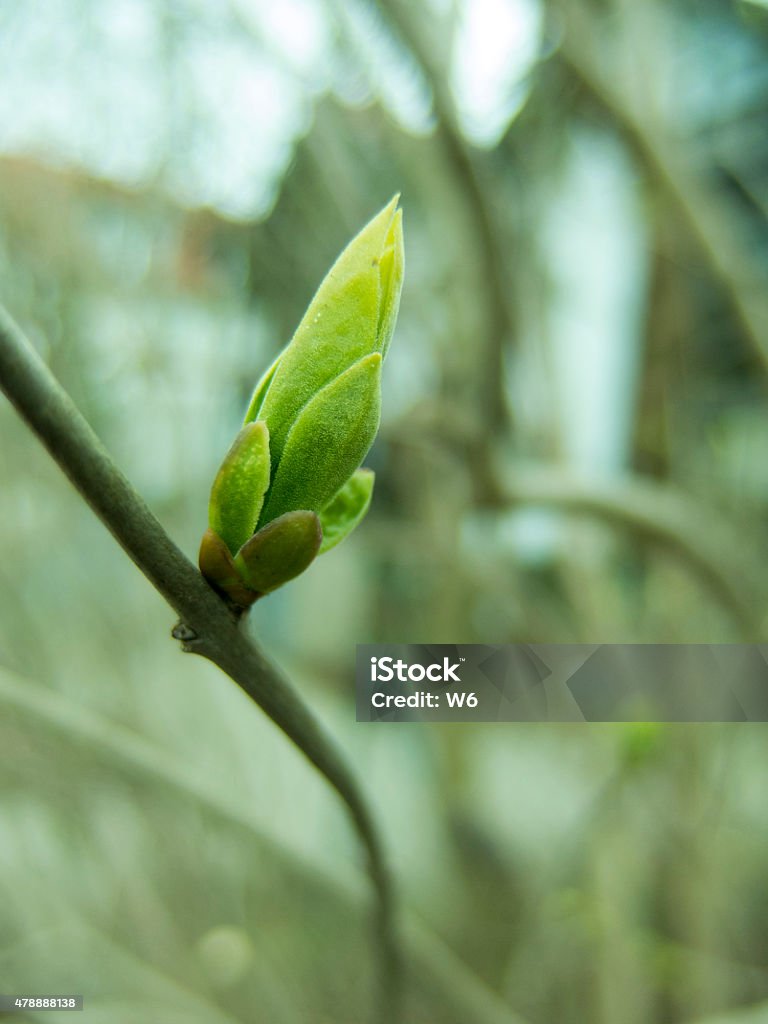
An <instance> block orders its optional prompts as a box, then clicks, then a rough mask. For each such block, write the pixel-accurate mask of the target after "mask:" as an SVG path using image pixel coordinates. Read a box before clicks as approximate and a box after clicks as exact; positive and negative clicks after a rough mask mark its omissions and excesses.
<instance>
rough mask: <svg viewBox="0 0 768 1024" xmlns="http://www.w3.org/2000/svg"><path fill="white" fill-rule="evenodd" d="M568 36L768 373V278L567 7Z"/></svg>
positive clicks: (594, 93)
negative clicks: (604, 65)
mask: <svg viewBox="0 0 768 1024" xmlns="http://www.w3.org/2000/svg"><path fill="white" fill-rule="evenodd" d="M561 9H562V12H563V14H564V16H565V27H566V31H565V34H564V36H563V39H562V42H561V46H560V56H561V58H562V60H563V62H564V64H565V65H566V66H567V67H568V68H569V69H570V71H571V73H572V74H573V75H574V76H575V77H576V78H577V79H578V81H579V82H581V84H582V85H583V86H584V88H585V89H586V90H587V92H588V93H589V94H590V95H591V97H592V98H593V99H594V100H595V101H596V102H597V103H598V104H599V105H600V106H601V107H602V108H603V109H604V110H606V111H607V112H608V113H609V114H610V115H611V117H613V118H614V120H615V122H616V125H617V127H618V128H619V130H620V131H621V132H622V133H623V135H624V137H625V138H626V139H627V140H628V142H629V144H630V145H631V146H632V148H633V149H634V151H635V153H637V154H638V156H639V157H640V159H641V160H642V162H643V163H644V165H645V166H646V167H647V168H648V170H649V171H650V172H651V174H652V175H653V176H654V178H655V179H656V181H657V182H658V184H659V185H660V186H661V188H662V190H663V191H664V193H665V194H666V195H667V196H668V198H669V199H670V200H671V201H672V202H673V203H674V204H675V206H676V208H677V210H678V212H679V213H680V215H681V217H682V218H683V221H684V223H685V225H686V227H687V228H688V231H689V232H690V234H691V236H692V237H693V238H694V239H695V241H696V242H697V244H698V246H699V248H700V251H701V253H702V254H703V256H704V258H705V259H706V261H707V263H708V264H709V267H710V270H711V271H712V273H713V274H714V276H715V278H716V279H717V280H718V281H719V282H720V284H721V285H722V287H723V290H724V292H725V294H726V296H727V298H728V300H729V302H730V305H731V309H732V310H733V312H734V314H735V316H736V319H737V320H738V322H739V324H740V326H741V329H742V331H743V334H744V337H745V338H746V340H747V341H748V342H749V344H750V345H751V347H752V351H753V353H754V355H755V357H756V358H757V361H758V362H759V363H760V365H761V366H762V368H763V371H764V372H766V373H768V303H766V299H765V294H766V279H765V275H764V274H761V273H760V272H759V271H758V270H756V269H755V261H754V260H751V259H750V258H749V256H748V254H747V253H746V252H745V251H744V246H743V244H742V242H741V240H740V238H739V237H738V232H737V231H736V230H734V227H733V224H732V223H731V220H729V218H728V216H727V213H726V211H725V209H724V208H723V203H722V201H721V200H720V198H719V196H718V195H716V194H715V191H714V189H713V188H712V187H711V186H710V185H708V184H707V182H706V180H705V179H704V177H703V175H702V174H701V173H700V172H699V171H698V170H697V169H696V168H695V167H694V166H691V164H690V161H689V160H687V159H686V158H685V157H684V155H683V153H682V152H681V150H680V147H679V145H676V144H675V143H674V141H673V140H672V139H670V138H669V137H668V135H667V134H664V133H663V132H662V131H661V130H659V129H658V128H657V126H656V124H655V123H651V122H650V121H649V119H647V118H646V117H643V116H642V115H641V113H640V112H638V111H637V110H636V109H635V107H634V106H633V104H632V103H631V102H630V101H629V99H628V98H627V97H625V96H624V94H623V92H622V90H621V88H620V83H617V82H616V81H615V79H613V78H611V79H610V80H609V77H608V76H607V75H605V74H601V72H600V69H599V66H598V62H597V59H596V58H595V56H594V54H593V52H592V50H591V49H590V46H589V44H588V43H587V40H593V39H595V38H597V37H598V35H599V34H598V33H596V32H595V31H594V29H593V27H592V26H591V24H583V23H582V20H583V19H582V18H579V17H578V16H577V15H578V11H577V9H576V8H575V7H574V6H573V5H572V4H564V5H563V6H562V8H561Z"/></svg>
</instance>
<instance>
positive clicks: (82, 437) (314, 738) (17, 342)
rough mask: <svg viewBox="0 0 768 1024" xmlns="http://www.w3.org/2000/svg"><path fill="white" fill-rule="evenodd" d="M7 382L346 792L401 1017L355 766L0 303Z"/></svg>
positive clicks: (195, 647)
mask: <svg viewBox="0 0 768 1024" xmlns="http://www.w3.org/2000/svg"><path fill="white" fill-rule="evenodd" d="M0 387H2V390H3V391H4V392H5V393H6V395H7V396H8V398H9V399H10V400H11V402H12V403H13V404H14V406H15V407H16V409H17V410H18V412H19V414H20V415H21V417H22V418H23V419H24V420H25V421H26V423H27V424H28V426H29V427H30V428H31V429H32V430H33V432H34V433H35V434H36V435H37V437H38V438H39V439H40V441H42V443H43V444H44V445H45V447H46V448H47V449H48V451H49V452H50V454H51V455H52V456H53V458H54V459H55V460H56V462H57V463H58V464H59V466H60V467H61V468H62V469H63V470H64V472H65V473H66V475H67V476H68V477H69V479H70V480H71V481H72V483H73V484H74V486H75V487H76V488H77V490H78V491H79V492H80V494H81V495H82V496H83V498H84V499H85V500H86V501H87V502H88V504H89V505H90V506H91V508H92V509H93V511H94V512H95V513H96V515H97V516H98V517H99V519H101V521H102V522H103V523H104V525H105V526H106V527H107V528H108V529H109V531H110V532H111V533H112V535H113V536H114V537H115V539H116V540H117V541H118V543H119V544H120V545H121V546H122V548H123V549H124V551H125V552H126V554H127V555H128V556H129V557H130V558H131V559H132V561H133V562H135V564H136V565H137V566H138V567H139V569H141V571H142V572H143V573H144V575H145V576H146V577H147V579H148V580H149V581H150V583H152V585H153V586H154V587H155V589H156V590H158V591H159V593H160V594H162V596H163V597H164V598H165V600H166V601H167V602H168V604H169V605H170V606H171V607H172V608H173V609H174V610H175V611H176V612H177V613H178V614H179V616H180V618H181V623H180V624H179V626H177V628H176V630H174V635H175V636H176V637H177V639H181V640H182V641H183V647H184V649H185V650H187V651H192V652H194V653H195V654H200V655H202V656H203V657H204V658H207V659H208V660H209V661H212V662H213V663H214V664H215V665H218V667H219V668H221V669H222V670H223V671H224V672H226V674H227V675H228V676H230V678H231V679H233V680H234V681H235V682H236V683H237V684H238V686H239V687H240V688H241V689H242V690H243V691H244V692H245V693H246V694H247V695H248V696H249V697H250V698H251V699H252V700H253V701H254V702H255V703H256V704H258V705H259V707H260V708H261V709H262V710H263V711H264V712H265V713H266V714H267V715H268V716H269V717H270V718H271V719H272V721H273V722H274V723H275V724H276V725H277V726H278V727H279V728H280V729H282V731H283V732H284V733H285V734H286V735H287V736H288V737H289V738H290V739H291V740H292V741H293V742H294V743H295V744H296V746H297V747H298V748H299V749H300V750H301V751H302V753H303V754H304V755H305V756H306V757H307V758H308V759H309V761H311V762H312V764H313V765H314V766H315V767H316V768H317V769H318V771H319V772H320V773H321V774H322V775H323V776H325V778H326V779H327V780H328V782H329V783H330V784H331V785H332V786H333V787H334V789H335V790H336V791H337V792H338V794H339V795H340V796H341V798H342V800H343V801H344V803H345V804H346V806H347V809H348V811H349V813H350V815H351V818H352V821H353V824H354V826H355V829H356V830H357V833H358V835H359V837H360V839H361V841H362V843H363V844H364V846H365V849H366V851H367V855H368V868H369V872H370V875H371V880H372V882H373V885H374V888H375V891H376V897H377V912H376V936H377V941H378V946H379V956H380V961H381V971H380V973H381V987H382V992H381V999H380V1002H379V1010H380V1020H381V1021H382V1024H392V1022H394V1021H396V1020H397V1019H398V1016H399V1012H400V1011H399V1005H400V964H399V956H398V953H397V940H396V935H395V922H394V894H393V887H392V880H391V877H390V873H389V869H388V867H387V864H386V861H385V857H384V852H383V845H382V841H381V837H380V835H379V831H378V828H377V826H376V823H375V821H374V818H373V815H372V812H371V810H370V808H369V805H368V802H367V799H366V797H365V796H364V795H363V792H362V790H361V788H360V786H359V784H358V781H357V778H356V776H355V772H354V770H353V769H352V767H351V766H350V765H349V764H348V762H347V759H346V756H345V755H344V753H343V751H342V750H341V749H340V748H339V746H338V745H337V743H336V741H335V740H334V739H333V737H332V736H331V735H330V734H329V733H328V732H327V730H326V729H325V728H324V726H323V725H322V724H321V723H320V721H319V720H318V719H317V718H316V717H315V715H314V713H313V712H312V711H311V709H310V708H309V707H308V706H307V705H306V703H305V702H304V700H303V699H302V698H301V696H300V695H299V694H298V692H297V691H296V689H295V688H294V686H293V685H292V684H291V683H290V681H289V680H288V679H286V678H285V676H284V675H283V674H282V673H281V672H280V671H279V670H278V669H277V668H276V667H275V666H274V665H272V664H271V662H270V661H268V659H267V658H266V657H265V655H264V654H263V652H262V651H261V650H260V649H259V647H258V646H257V645H256V644H255V643H253V641H251V640H250V639H249V638H248V637H247V636H246V635H245V633H244V632H243V631H242V629H240V628H238V621H237V619H236V617H235V616H234V615H233V614H232V612H231V611H230V610H229V609H228V608H227V606H226V605H225V604H224V603H223V601H221V600H220V598H219V597H218V596H217V595H216V594H215V593H214V592H213V590H211V588H210V587H209V586H208V584H207V583H206V582H205V581H204V579H203V577H202V576H201V575H200V573H199V572H198V571H197V569H196V568H195V567H194V566H193V565H192V563H191V562H190V561H189V560H188V559H187V558H186V557H185V556H184V555H183V554H182V552H181V551H180V550H179V549H178V548H177V547H176V545H175V544H174V543H173V541H172V540H171V539H170V537H169V536H168V534H167V533H166V532H165V530H164V529H163V528H162V526H161V525H160V523H159V522H158V520H157V519H156V518H155V516H154V515H153V514H152V512H151V511H150V510H149V508H148V507H147V505H146V504H145V502H144V500H143V499H142V498H141V496H140V495H139V494H138V493H137V492H136V490H135V489H134V488H133V486H132V485H131V484H130V483H129V481H128V480H127V479H126V477H125V476H123V474H122V473H121V472H120V470H119V469H118V468H117V466H116V465H115V463H114V462H113V460H112V458H111V456H110V455H109V454H108V452H107V451H106V449H105V448H104V446H103V445H102V444H101V442H100V441H99V439H98V438H97V436H96V434H95V433H94V432H93V430H92V429H91V427H90V426H89V425H88V423H87V422H86V421H85V419H84V417H83V416H82V414H81V413H80V411H79V410H78V409H77V407H76V406H75V405H74V403H73V402H72V400H71V399H70V397H69V396H68V395H67V393H66V392H65V391H64V389H63V388H62V387H61V385H60V384H59V383H58V381H57V380H56V379H55V378H54V376H53V375H52V373H51V372H50V370H49V369H48V367H47V366H46V365H45V364H44V363H43V361H42V360H41V359H40V357H39V356H38V355H37V353H36V352H35V351H34V349H33V348H32V346H31V345H30V344H29V342H28V341H27V339H26V338H25V336H24V334H23V333H22V331H21V330H20V328H19V327H18V326H17V325H16V324H15V323H14V321H13V320H12V319H11V317H10V316H9V315H8V313H7V312H6V311H5V310H4V309H2V307H0Z"/></svg>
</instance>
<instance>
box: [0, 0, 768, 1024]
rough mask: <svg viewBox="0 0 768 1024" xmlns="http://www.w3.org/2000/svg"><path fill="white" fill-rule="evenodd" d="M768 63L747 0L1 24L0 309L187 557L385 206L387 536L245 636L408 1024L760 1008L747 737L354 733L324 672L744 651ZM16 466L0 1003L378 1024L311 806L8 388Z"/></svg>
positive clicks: (373, 532) (0, 748) (204, 12)
mask: <svg viewBox="0 0 768 1024" xmlns="http://www.w3.org/2000/svg"><path fill="white" fill-rule="evenodd" d="M767 58H768V7H766V4H765V2H764V0H696V2H694V0H667V2H662V0H644V2H642V3H631V2H629V0H457V2H455V3H448V2H444V0H420V2H417V3H409V2H407V0H379V2H374V0H351V2H348V3H340V2H337V0H285V2H281V3H277V4H269V3H268V2H267V0H226V2H218V0H169V2H166V3H160V4H152V3H150V2H149V0H61V2H60V3H57V4H47V3H45V2H44V0H30V2H26V3H18V2H10V3H5V4H2V5H0V301H2V302H3V303H4V304H5V305H6V306H7V307H8V308H9V310H10V311H11V313H12V314H13V315H14V317H15V318H16V319H17V320H18V321H19V322H20V323H21V324H22V325H23V327H24V329H25V330H26V331H27V332H28V334H29V336H30V337H31V338H32V340H33V342H34V343H35V345H36V346H37V347H38V348H39V350H40V351H41V352H42V353H43V355H44V357H45V359H46V360H47V361H48V363H49V364H50V366H51V367H52V369H53V370H54V372H55V373H56V375H57V376H58V378H59V379H60V380H61V382H62V383H63V385H64V386H65V387H66V388H67V390H68V391H69V392H70V393H71V395H72V396H73V398H74V399H75V401H76V402H77V403H78V405H79V406H80V408H81V409H82V410H83V411H84V413H85V415H86V416H87V417H88V419H89V420H90V422H91V423H92V425H93V426H94V428H95V429H96V431H97V433H98V434H99V435H100V437H101V438H102V439H103V440H104V442H105V444H106V445H107V447H108V448H109V449H110V451H111V452H112V454H113V455H114V457H115V459H116V460H117V462H118V463H119V465H120V466H121V468H122V469H123V470H124V471H125V473H126V474H127V475H128V476H129V477H130V478H131V480H132V481H133V482H134V483H135V485H136V486H137V487H138V489H139V490H140V491H141V492H142V493H143V494H144V496H145V497H146V498H147V500H148V502H149V503H150V505H151V506H152V508H153V510H154V511H155V512H156V514H157V515H158V516H159V518H160V519H161V520H162V522H163V524H164V526H165V527H166V528H167V529H168V531H169V532H170V533H171V535H172V536H173V537H174V538H175V539H176V540H177V542H178V543H179V544H180V546H181V547H182V548H183V549H184V550H185V551H186V553H187V554H188V555H189V556H190V558H191V559H193V560H194V558H195V556H196V552H197V546H198V543H199V538H200V535H201V534H202V532H203V530H204V529H205V526H206V516H207V501H208V493H209V489H210V483H211V480H212V479H213V477H214V475H215V473H216V469H217V467H218V465H219V464H220V462H221V459H222V457H223V455H224V453H225V452H226V451H227V448H228V447H229V444H230V443H231V440H232V438H233V437H234V436H235V434H236V432H237V430H238V428H239V426H240V424H241V422H242V419H243V415H244V413H245V410H246V408H247V405H248V400H249V397H250V393H251V390H252V388H253V384H254V381H255V379H256V377H257V375H258V373H259V372H260V370H261V369H262V368H263V367H264V366H267V365H269V363H270V362H271V361H272V360H273V359H274V357H275V356H276V355H277V353H278V352H279V351H280V350H281V348H282V347H283V345H284V344H285V343H286V341H287V340H288V339H289V338H290V335H291V333H292V331H293V330H294V328H295V326H296V324H297V323H298V322H299V319H300V317H301V315H302V314H303V312H304V310H305V309H306V307H307V305H308V303H309V301H310V299H311V297H312V295H313V293H314V290H315V289H316V287H317V285H318V284H319V282H320V280H321V279H322V276H323V274H324V273H325V271H326V269H327V268H328V267H329V266H330V265H331V263H332V261H333V259H334V258H335V256H336V255H337V253H338V252H339V251H340V249H341V248H342V246H343V245H344V244H345V243H346V241H347V240H348V239H349V238H350V237H351V236H352V235H353V234H354V233H355V231H356V230H358V228H359V227H360V225H362V224H363V223H364V222H365V221H366V219H367V218H369V217H370V216H372V215H373V214H374V213H375V212H376V210H377V209H379V208H380V207H381V206H382V205H383V204H384V203H385V202H386V201H387V200H388V199H389V198H390V197H391V196H392V195H393V194H394V193H395V192H401V193H402V200H401V202H402V207H403V211H404V224H405V237H406V264H407V267H408V271H407V278H406V286H405V289H404V292H403V299H402V305H401V310H400V319H399V322H398V326H397V331H396V336H395V340H394V343H393V345H392V347H391V350H390V353H389V356H388V359H387V362H386V364H385V367H384V374H383V413H382V426H381V431H380V434H379V436H378V439H377V441H376V443H375V445H374V447H373V449H372V451H371V453H370V455H369V457H368V459H367V463H366V464H367V465H370V466H371V468H372V469H374V470H375V472H376V490H375V494H374V500H373V503H372V506H371V510H370V512H369V514H368V516H367V518H366V520H365V521H364V522H363V523H362V525H361V526H360V527H359V528H358V529H357V530H356V531H355V533H354V535H353V536H352V537H350V539H349V540H348V541H347V542H345V544H343V545H341V546H339V548H338V549H337V550H334V551H333V552H331V553H329V554H328V555H327V556H326V557H323V558H321V559H318V560H317V561H316V562H315V563H314V564H313V565H312V566H311V568H310V569H309V570H308V571H307V572H306V573H304V575H302V576H301V577H300V578H298V579H297V580H295V581H294V582H292V583H290V584H289V585H286V586H285V587H284V588H282V589H281V590H280V591H279V592H277V593H276V594H274V595H272V596H269V597H267V598H265V599H264V600H263V601H260V602H259V603H258V604H257V605H256V606H255V609H254V611H253V612H252V615H251V619H252V621H251V622H250V627H249V628H250V629H252V631H253V633H254V634H255V635H256V636H258V638H259V639H260V641H261V642H262V643H263V644H264V646H265V647H266V648H267V649H268V650H269V651H270V653H271V654H272V655H273V657H274V658H275V659H276V660H278V661H279V662H280V664H281V665H283V666H284V667H285V669H286V671H287V672H288V673H289V674H290V675H291V676H292V678H293V679H294V681H295V682H296V683H297V685H298V686H299V687H300V688H301V690H302V692H303V693H304V694H305V695H306V698H307V700H308V701H310V702H311V703H312V705H313V706H315V707H316V708H318V710H319V713H320V714H321V715H322V717H323V718H324V719H325V720H326V721H327V723H328V724H329V726H330V727H331V728H332V729H333V731H334V732H335V733H336V734H337V735H338V736H339V738H340V740H341V741H342V743H343V744H344V746H345V747H346V748H347V749H348V750H349V751H350V754H351V756H352V758H353V760H354V762H355V764H356V765H357V767H358V769H359V772H360V776H361V778H362V779H363V780H364V782H365V785H366V788H367V790H368V791H369V792H370V794H371V796H372V799H373V802H374V804H375V807H376V809H377V811H378V814H379V817H380V819H381V822H382V826H383V829H384V832H385V835H386V837H387V840H388V846H389V848H390V850H391V852H392V861H393V866H394V868H395V870H396V873H397V877H398V880H399V884H400V887H401V891H402V895H403V899H404V903H405V905H406V907H407V915H406V916H407V922H406V928H407V933H408V949H409V958H408V979H409V991H408V1012H407V1021H408V1024H490V1022H494V1024H501V1022H512V1024H521V1022H527V1024H584V1022H589V1024H688V1022H691V1024H693V1022H696V1024H737V1022H739V1024H763V1022H768V964H767V960H768V913H766V911H767V910H768V888H767V887H766V876H767V875H768V870H767V869H768V863H767V861H768V857H767V855H766V851H767V850H768V808H767V807H766V800H765V784H764V779H765V777H766V772H768V743H766V733H765V728H764V727H763V726H760V725H675V726H672V725H667V726H661V725H652V724H645V725H643V724H638V725H626V726H625V725H615V726H614V725H602V726H601V725H586V724H584V725H572V726H570V725H569V726H563V725H561V726H557V725H546V724H538V725H499V726H477V725H463V726H455V725H454V726H431V727H429V728H426V727H421V726H417V725H389V726H387V727H386V728H375V727H373V726H369V727H364V726H362V725H355V723H354V721H353V717H354V712H353V681H352V680H353V665H354V653H355V645H356V644H358V643H370V642H378V641H397V642H420V643H472V642H488V643H502V642H512V641H548V642H557V641H563V642H565V641H571V642H596V641H617V642H618V641H633V642H700V641H701V642H738V641H744V640H746V641H755V642H757V641H761V640H763V639H764V638H765V625H766V612H768V585H766V583H765V580H764V573H763V570H762V553H763V552H764V551H765V550H766V544H767V542H768V516H767V515H766V512H767V511H768V459H766V451H767V450H768V387H767V386H766V384H767V377H768V287H767V285H768V135H766V132H765V124H766V115H768V75H767V74H766V68H767V67H768V60H767ZM0 479H1V480H2V484H1V485H0V512H1V515H0V545H1V546H0V550H2V555H3V557H2V562H0V587H1V589H0V992H7V993H11V992H27V993H40V994H43V993H44V992H51V993H55V992H59V993H62V992H79V993H83V994H84V995H85V1001H86V1003H85V1005H86V1009H87V1011H89V1012H90V1019H92V1020H94V1021H99V1022H101V1021H105V1022H109V1024H133V1022H138V1021H141V1022H146V1021H151V1022H152V1024H176V1022H181V1021H184V1022H185V1024H198V1022H199V1024H219V1022H221V1024H234V1022H243V1024H246V1022H247V1024H251V1022H256V1024H262V1022H264V1024H298V1022H302V1024H305V1022H309V1024H331V1022H333V1024H360V1022H362V1021H365V1020H367V1019H368V1015H369V1013H370V1002H371V990H372V974H373V964H372V959H371V945H370V940H369V933H368V916H367V915H368V910H369V900H370V894H369V891H368V887H367V882H366V878H365V874H364V866H363V865H362V863H361V860H360V853H359V850H358V846H357V843H356V841H355V838H354V836H353V834H352V833H351V831H350V829H349V827H348V823H347V820H346V817H345V815H344V812H343V810H342V809H341V808H340V806H339V804H338V802H337V800H336V799H335V797H334V796H333V794H332V793H331V792H330V791H329V790H328V788H327V787H326V786H325V784H324V783H323V781H322V780H321V779H320V777H319V776H317V775H316V773H314V771H313V770H312V769H311V768H310V767H309V766H308V765H307V764H306V763H305V762H304V760H303V759H302V758H301V756H300V755H299V754H298V752H297V751H296V750H295V749H294V748H292V747H291V746H290V745H289V744H288V743H287V741H286V740H285V739H284V738H283V737H282V735H280V734H278V732H277V731H276V729H275V728H274V727H273V726H271V724H270V723H269V722H268V721H266V720H265V719H264V717H263V716H262V715H261V714H260V713H259V711H258V710H257V709H256V708H254V707H253V706H251V705H250V704H249V702H248V700H247V699H246V698H245V697H244V696H243V695H242V694H241V693H240V692H239V691H238V690H237V689H236V687H235V686H234V685H232V684H231V683H230V682H229V681H228V680H227V679H226V678H225V677H224V676H222V675H221V674H220V673H219V672H218V671H217V670H216V669H215V668H213V667H212V666H211V665H209V664H207V663H204V662H203V661H202V660H200V659H196V658H194V657H190V656H187V655H182V654H181V653H180V651H179V650H178V646H177V645H176V644H174V643H173V641H171V639H170V637H169V633H170V629H171V627H172V626H173V616H172V614H171V613H170V611H169V610H168V608H167V606H166V605H165V604H164V603H163V601H162V600H161V599H160V597H159V596H158V595H157V594H155V593H154V592H153V590H152V588H151V587H150V586H149V584H148V583H147V582H146V581H145V580H144V579H143V577H141V575H140V574H139V573H138V571H137V570H136V569H135V568H134V567H133V565H132V564H131V563H130V562H129V561H128V560H127V559H126V557H125V556H124V555H123V553H122V552H121V551H120V550H119V549H118V548H117V546H116V545H115V543H114V542H113V540H112V538H111V537H110V536H109V535H108V533H107V532H106V530H105V529H104V528H103V526H101V525H100V523H99V522H98V521H97V520H96V519H95V518H94V517H93V515H92V514H91V512H90V511H89V510H88V508H87V507H85V505H84V504H83V503H82V501H81V500H80V499H79V498H78V497H77V495H76V494H75V493H74V492H73V490H72V489H71V487H70V486H69V484H68V483H67V481H66V480H65V478H64V477H63V476H62V474H61V472H60V471H59V470H58V468H57V467H56V466H55V465H54V464H53V462H52V461H51V459H50V458H49V457H48V456H47V455H46V453H45V452H43V451H42V449H41V448H40V447H39V445H38V443H37V441H36V440H35V439H34V438H33V437H32V436H31V435H30V434H29V432H28V431H27V430H26V428H25V427H24V426H23V425H22V424H21V422H20V421H19V420H18V418H17V417H16V415H15V413H14V412H13V410H12V409H11V407H10V405H9V404H8V403H7V402H6V401H5V400H4V399H3V400H2V401H0ZM38 1018H39V1019H40V1020H41V1021H42V1022H48V1024H55V1021H56V1020H58V1019H59V1015H57V1014H56V1013H46V1014H45V1015H42V1014H34V1013H30V1014H28V1015H27V1016H26V1017H24V1018H22V1017H21V1016H20V1017H19V1019H28V1020H37V1019H38ZM14 1019H15V1018H14ZM86 1019H88V1018H86Z"/></svg>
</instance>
